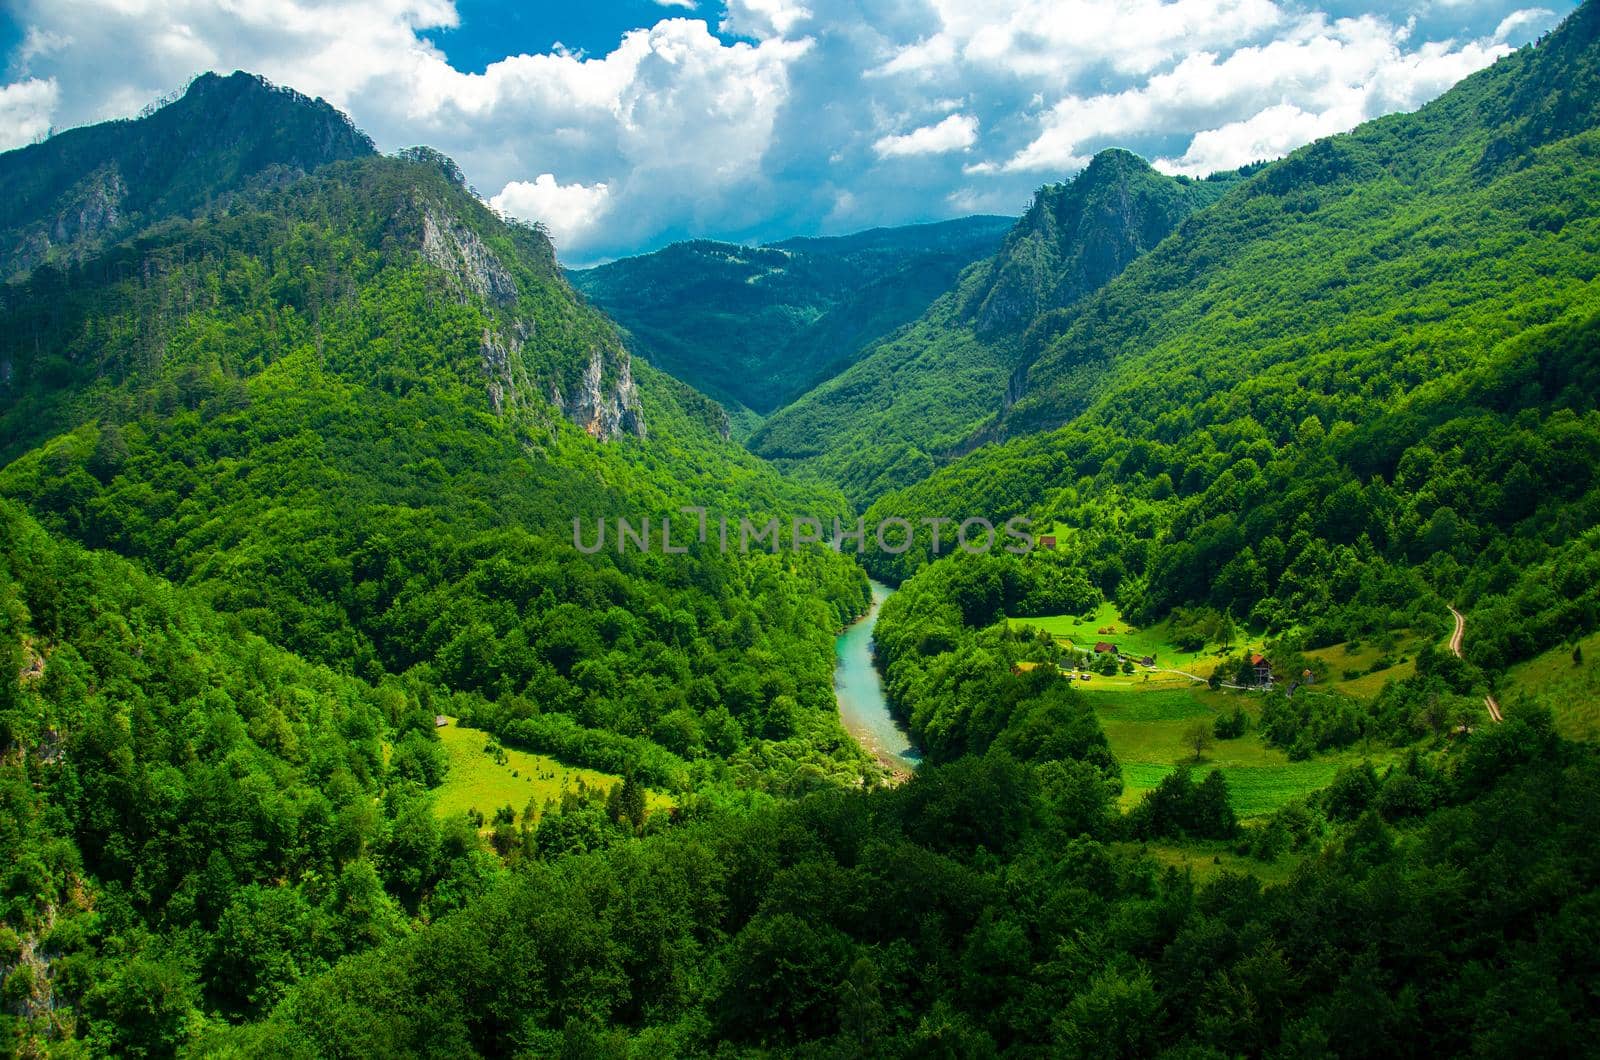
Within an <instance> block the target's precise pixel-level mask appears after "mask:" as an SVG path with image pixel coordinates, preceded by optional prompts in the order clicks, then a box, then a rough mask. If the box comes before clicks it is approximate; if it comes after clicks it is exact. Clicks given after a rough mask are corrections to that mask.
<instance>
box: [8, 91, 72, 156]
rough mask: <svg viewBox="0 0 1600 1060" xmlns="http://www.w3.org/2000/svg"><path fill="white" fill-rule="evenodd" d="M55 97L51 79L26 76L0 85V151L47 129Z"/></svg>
mask: <svg viewBox="0 0 1600 1060" xmlns="http://www.w3.org/2000/svg"><path fill="white" fill-rule="evenodd" d="M59 96H60V91H59V90H58V89H57V87H56V83H55V81H53V80H51V81H42V80H40V79H39V78H30V79H29V80H27V81H17V82H15V83H13V84H9V85H4V86H0V151H8V150H10V149H11V148H13V147H23V146H26V145H27V144H30V143H33V142H34V141H35V140H37V139H39V138H40V137H42V136H43V135H44V134H45V133H46V132H48V131H49V129H50V115H51V114H52V113H53V112H54V111H55V108H56V100H57V98H58V97H59Z"/></svg>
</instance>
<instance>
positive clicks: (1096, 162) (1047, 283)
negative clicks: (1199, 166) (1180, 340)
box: [967, 147, 1222, 336]
mask: <svg viewBox="0 0 1600 1060" xmlns="http://www.w3.org/2000/svg"><path fill="white" fill-rule="evenodd" d="M1221 188H1222V185H1220V184H1219V185H1218V186H1217V187H1216V188H1211V189H1205V188H1201V187H1200V186H1198V185H1197V184H1196V183H1195V182H1192V181H1184V180H1179V179H1178V178H1176V177H1169V176H1166V175H1164V174H1162V173H1159V172H1157V171H1156V170H1155V169H1153V168H1152V167H1151V166H1150V163H1148V162H1146V161H1145V160H1144V159H1143V158H1140V157H1139V156H1138V155H1136V154H1134V153H1133V152H1131V151H1126V150H1123V149H1122V148H1119V147H1113V148H1107V149H1106V150H1104V151H1101V152H1100V153H1099V154H1097V155H1095V156H1094V158H1093V159H1091V160H1090V162H1089V164H1088V165H1087V166H1086V167H1084V169H1083V170H1082V171H1081V172H1080V173H1078V175H1077V176H1076V177H1074V178H1073V179H1072V180H1070V181H1067V182H1065V183H1061V184H1046V185H1045V186H1044V187H1042V188H1040V189H1039V190H1038V192H1036V193H1035V194H1034V198H1033V204H1032V205H1031V206H1030V207H1029V208H1028V212H1027V213H1025V214H1023V216H1022V218H1021V219H1020V220H1018V221H1017V223H1016V225H1015V226H1013V228H1012V229H1011V232H1010V234H1008V235H1007V236H1006V239H1005V243H1004V244H1003V245H1002V246H1001V248H1000V253H999V254H998V255H997V256H996V258H995V261H994V265H993V267H992V271H991V274H990V279H989V282H988V283H986V284H984V285H982V286H980V287H979V288H978V289H977V290H976V291H975V292H974V293H973V295H972V297H971V298H970V299H969V300H968V302H967V312H968V314H969V316H970V317H971V319H972V320H973V322H974V326H975V328H976V330H977V331H978V333H979V334H980V335H985V336H996V335H1002V334H1006V333H1020V332H1021V331H1022V330H1023V329H1025V328H1026V327H1027V326H1028V324H1029V323H1031V322H1032V321H1033V320H1034V319H1035V318H1036V317H1038V316H1039V314H1041V313H1045V312H1048V311H1050V310H1052V309H1061V308H1064V307H1066V306H1068V305H1071V304H1072V303H1073V302H1076V301H1077V300H1078V299H1079V298H1082V297H1083V296H1084V295H1086V294H1088V293H1089V292H1091V291H1094V290H1096V289H1098V288H1099V287H1101V286H1102V285H1103V284H1105V283H1106V281H1108V280H1110V279H1111V278H1112V277H1113V276H1115V275H1117V274H1118V273H1119V272H1121V271H1122V270H1123V269H1124V268H1126V267H1127V265H1128V263H1129V262H1131V261H1132V260H1133V259H1134V258H1136V257H1138V256H1139V255H1140V254H1143V253H1144V252H1145V251H1146V250H1149V249H1150V248H1151V247H1153V246H1155V245H1156V244H1157V243H1159V242H1161V240H1163V239H1165V238H1166V237H1167V235H1168V233H1170V232H1171V231H1172V230H1173V229H1174V228H1176V227H1177V226H1178V223H1179V222H1180V221H1182V220H1183V219H1184V218H1185V217H1187V216H1188V215H1189V214H1190V213H1191V212H1193V211H1194V210H1195V209H1197V208H1198V207H1200V206H1203V205H1205V204H1206V203H1207V202H1209V201H1210V200H1211V199H1213V198H1215V197H1216V196H1217V195H1219V194H1220V192H1221Z"/></svg>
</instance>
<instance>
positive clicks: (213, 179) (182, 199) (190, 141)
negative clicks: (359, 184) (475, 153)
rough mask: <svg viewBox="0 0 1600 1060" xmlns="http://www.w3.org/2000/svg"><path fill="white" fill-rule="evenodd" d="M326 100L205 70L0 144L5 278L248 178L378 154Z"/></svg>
mask: <svg viewBox="0 0 1600 1060" xmlns="http://www.w3.org/2000/svg"><path fill="white" fill-rule="evenodd" d="M373 153H374V151H373V146H372V141H371V140H369V139H367V137H366V136H365V135H364V134H363V133H362V132H361V131H360V130H359V129H357V128H356V127H355V126H354V125H352V124H351V123H350V119H348V118H346V117H345V116H344V115H343V114H341V113H339V112H338V111H337V110H335V109H334V108H333V107H331V106H329V105H328V104H326V103H324V102H323V101H322V100H320V99H319V100H309V99H307V98H306V97H304V96H302V95H300V94H299V93H298V92H295V91H293V90H292V89H287V88H277V87H275V86H273V85H271V84H269V83H268V82H267V81H265V80H264V79H262V78H260V77H257V76H254V75H252V74H246V73H234V74H232V75H230V76H228V77H221V76H219V75H217V74H203V75H201V76H200V77H197V78H196V79H195V80H194V81H193V82H192V83H191V84H190V85H189V87H188V90H187V91H185V92H184V94H183V95H182V96H181V97H179V98H178V99H176V100H174V101H172V102H171V103H169V104H167V105H166V106H163V107H159V108H157V109H154V110H152V111H151V112H149V113H148V114H146V115H145V116H143V117H141V118H138V119H137V120H132V121H114V122H107V123H105V124H102V125H90V126H85V127H82V128H77V129H71V130H68V131H66V132H63V133H60V134H59V135H56V136H52V137H50V138H49V139H48V140H45V141H44V142H42V143H38V144H34V145H33V146H31V147H24V148H22V149H21V150H18V151H8V152H6V153H4V154H0V279H5V278H9V277H12V276H16V275H18V274H20V273H26V272H28V271H29V270H31V269H33V268H34V267H36V266H37V265H39V264H40V263H42V262H60V263H71V262H75V261H82V260H83V259H84V258H86V257H88V256H90V255H92V254H93V253H94V252H95V251H97V250H98V249H100V248H101V247H104V246H107V245H110V244H111V243H114V242H116V241H117V240H119V239H122V238H125V237H126V236H128V235H130V234H132V233H134V232H137V231H139V230H140V229H142V228H145V227H148V226H150V225H153V224H157V223H159V222H160V221H162V220H164V219H166V218H169V217H186V216H189V215H191V214H193V213H194V212H195V211H197V210H201V209H209V208H213V207H216V206H218V205H220V204H222V203H223V202H225V201H226V200H227V199H228V198H229V197H230V196H231V195H233V194H235V193H237V192H239V191H242V190H244V189H246V188H248V187H252V186H257V185H271V184H273V183H278V182H282V181H285V180H289V179H292V177H294V176H295V175H297V174H299V173H304V172H309V171H311V170H313V169H315V168H317V167H318V166H320V165H323V164H325V163H328V162H334V161H339V160H342V159H349V158H360V157H363V156H366V155H371V154H373Z"/></svg>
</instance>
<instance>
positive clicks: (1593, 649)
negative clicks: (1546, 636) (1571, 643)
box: [1500, 633, 1600, 740]
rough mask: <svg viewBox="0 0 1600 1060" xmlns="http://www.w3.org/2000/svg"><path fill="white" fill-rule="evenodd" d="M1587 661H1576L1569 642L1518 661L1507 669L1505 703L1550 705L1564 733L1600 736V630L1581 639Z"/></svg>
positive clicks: (1589, 737)
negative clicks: (1568, 644)
mask: <svg viewBox="0 0 1600 1060" xmlns="http://www.w3.org/2000/svg"><path fill="white" fill-rule="evenodd" d="M1578 647H1579V648H1580V649H1581V650H1582V652H1583V661H1582V662H1581V663H1576V664H1575V663H1573V661H1572V649H1571V648H1570V647H1568V646H1566V645H1563V646H1562V647H1559V648H1554V649H1552V650H1550V651H1547V652H1545V653H1544V654H1543V655H1540V656H1537V657H1535V658H1532V659H1529V660H1528V661H1527V662H1525V663H1518V664H1517V665H1516V666H1513V667H1512V668H1511V669H1510V670H1508V671H1506V676H1505V681H1504V683H1503V684H1502V685H1501V692H1500V701H1501V706H1502V707H1504V708H1506V709H1507V710H1510V711H1513V712H1514V711H1515V710H1516V707H1517V705H1518V704H1520V703H1531V704H1535V705H1538V706H1542V707H1545V708H1547V709H1548V710H1549V711H1550V713H1551V714H1552V715H1553V716H1554V717H1555V722H1556V728H1557V729H1559V730H1560V732H1561V735H1563V736H1565V737H1567V738H1569V739H1573V740H1593V739H1596V738H1600V633H1595V634H1591V635H1590V636H1587V637H1584V638H1583V639H1582V640H1580V641H1579V642H1578Z"/></svg>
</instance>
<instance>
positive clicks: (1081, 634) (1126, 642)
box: [1011, 603, 1261, 677]
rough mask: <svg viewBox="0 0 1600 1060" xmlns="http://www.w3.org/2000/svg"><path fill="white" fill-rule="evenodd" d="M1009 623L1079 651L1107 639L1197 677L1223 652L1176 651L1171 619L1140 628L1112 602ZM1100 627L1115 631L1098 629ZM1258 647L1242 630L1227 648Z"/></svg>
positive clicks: (1211, 646) (1216, 649) (1212, 648)
mask: <svg viewBox="0 0 1600 1060" xmlns="http://www.w3.org/2000/svg"><path fill="white" fill-rule="evenodd" d="M1011 625H1012V627H1013V628H1021V627H1023V626H1031V627H1032V628H1034V629H1042V630H1044V631H1045V632H1046V633H1049V634H1050V635H1051V636H1052V637H1055V638H1056V639H1057V640H1058V641H1064V642H1066V643H1068V644H1071V645H1072V646H1073V647H1074V648H1077V649H1078V650H1079V651H1088V650H1089V649H1090V648H1093V647H1094V646H1095V643H1096V642H1098V641H1102V640H1106V641H1110V642H1111V643H1113V644H1115V645H1116V646H1117V648H1118V650H1120V651H1121V652H1122V653H1123V654H1125V655H1132V656H1134V657H1135V658H1139V657H1142V656H1146V655H1152V656H1154V657H1155V660H1156V665H1157V666H1158V667H1161V668H1163V669H1171V670H1185V671H1188V672H1189V673H1192V674H1196V675H1197V676H1200V677H1206V676H1209V675H1210V673H1211V670H1212V668H1213V667H1215V666H1216V663H1217V660H1218V659H1219V658H1221V657H1222V655H1224V654H1226V653H1224V652H1222V651H1221V648H1220V645H1216V644H1208V645H1206V646H1205V647H1204V648H1202V649H1201V650H1199V651H1193V652H1182V651H1179V650H1178V649H1177V648H1176V647H1174V646H1173V645H1172V644H1171V643H1170V642H1169V641H1168V639H1167V636H1168V634H1167V628H1168V626H1169V625H1170V622H1168V621H1162V622H1159V623H1157V624H1156V625H1154V626H1148V627H1145V628H1142V629H1141V628H1139V627H1136V626H1133V625H1130V624H1129V623H1127V622H1125V621H1123V618H1122V616H1121V615H1120V614H1118V613H1117V608H1116V605H1115V604H1112V603H1102V604H1101V605H1100V607H1099V609H1098V610H1096V611H1095V613H1094V614H1093V615H1090V616H1088V617H1084V616H1082V615H1044V616H1040V617H1037V618H1013V619H1011ZM1103 629H1110V630H1114V631H1115V632H1112V633H1102V632H1100V631H1101V630H1103ZM1260 646H1261V644H1260V639H1259V638H1256V639H1254V640H1252V639H1251V637H1250V635H1249V634H1247V633H1241V635H1240V639H1239V642H1238V643H1237V644H1234V645H1232V646H1231V649H1230V650H1231V651H1232V652H1241V651H1247V650H1250V649H1252V648H1259V647H1260Z"/></svg>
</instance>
